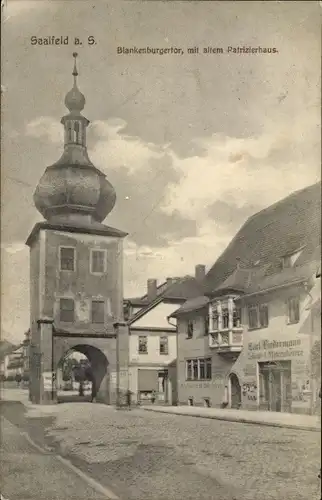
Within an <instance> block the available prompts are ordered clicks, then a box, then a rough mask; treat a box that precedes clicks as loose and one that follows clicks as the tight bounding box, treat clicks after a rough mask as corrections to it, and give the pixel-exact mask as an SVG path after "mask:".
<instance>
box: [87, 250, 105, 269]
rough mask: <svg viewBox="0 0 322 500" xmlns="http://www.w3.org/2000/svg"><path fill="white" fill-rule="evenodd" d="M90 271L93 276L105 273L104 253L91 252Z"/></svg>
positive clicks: (103, 251) (98, 251)
mask: <svg viewBox="0 0 322 500" xmlns="http://www.w3.org/2000/svg"><path fill="white" fill-rule="evenodd" d="M90 271H91V273H93V274H103V273H105V272H106V251H105V250H91V260H90Z"/></svg>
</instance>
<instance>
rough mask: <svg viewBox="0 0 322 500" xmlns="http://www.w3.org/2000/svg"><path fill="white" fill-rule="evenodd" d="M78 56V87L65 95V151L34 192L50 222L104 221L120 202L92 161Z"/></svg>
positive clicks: (63, 119) (75, 73)
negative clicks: (74, 219) (75, 220)
mask: <svg viewBox="0 0 322 500" xmlns="http://www.w3.org/2000/svg"><path fill="white" fill-rule="evenodd" d="M73 56H74V58H75V64H74V70H73V76H74V86H73V88H72V90H70V91H69V92H68V93H67V95H66V98H65V104H66V107H67V108H68V110H69V113H68V114H67V115H65V116H63V118H62V119H61V123H62V124H63V126H64V130H65V142H64V152H63V154H62V156H61V158H60V159H59V160H58V161H57V162H56V163H54V164H53V165H51V166H50V167H47V168H46V170H45V173H44V174H43V176H42V177H41V179H40V181H39V184H38V186H37V188H36V191H35V193H34V203H35V206H36V208H37V210H38V211H39V212H40V213H41V214H42V215H43V217H44V218H45V219H47V220H48V221H53V220H59V221H60V222H63V221H66V222H67V221H70V220H71V219H72V218H75V216H76V217H77V219H78V220H83V221H84V222H85V221H86V223H88V222H91V221H92V222H94V221H96V222H101V221H103V220H104V219H105V217H106V216H107V215H108V214H109V213H110V212H111V210H112V209H113V207H114V205H115V202H116V194H115V190H114V188H113V186H112V184H111V183H110V182H109V181H108V180H107V179H106V177H105V175H104V174H103V173H102V172H101V171H100V170H98V169H97V168H96V167H95V166H94V165H93V164H92V162H91V161H90V159H89V157H88V154H87V148H86V128H87V126H88V125H89V121H88V120H87V118H85V117H84V116H83V115H82V114H81V111H82V109H83V108H84V105H85V97H84V95H83V94H82V93H81V92H80V90H79V89H78V86H77V76H78V72H77V68H76V57H77V54H76V53H74V54H73Z"/></svg>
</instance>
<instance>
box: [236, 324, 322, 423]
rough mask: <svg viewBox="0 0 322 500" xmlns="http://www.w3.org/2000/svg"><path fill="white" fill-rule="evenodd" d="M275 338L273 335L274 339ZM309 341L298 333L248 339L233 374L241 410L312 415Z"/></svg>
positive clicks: (310, 342)
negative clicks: (237, 385) (239, 395)
mask: <svg viewBox="0 0 322 500" xmlns="http://www.w3.org/2000/svg"><path fill="white" fill-rule="evenodd" d="M276 337H277V336H276ZM311 344H312V339H310V337H309V336H308V335H300V334H298V335H297V336H295V337H294V338H289V337H287V336H286V335H284V336H283V335H279V336H278V337H277V338H276V340H275V339H272V338H269V339H267V338H260V339H256V338H255V339H254V340H253V339H251V336H248V339H247V342H246V343H245V345H244V349H243V351H242V353H241V355H240V357H239V358H238V360H237V362H236V364H235V366H234V371H235V372H236V373H237V374H239V379H240V380H241V407H242V408H245V409H249V410H261V411H273V412H287V413H302V414H307V413H312V412H314V403H315V399H316V398H315V388H314V381H313V378H312V366H311V365H312V358H311V354H310V353H311Z"/></svg>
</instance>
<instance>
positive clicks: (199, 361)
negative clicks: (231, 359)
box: [186, 358, 211, 380]
mask: <svg viewBox="0 0 322 500" xmlns="http://www.w3.org/2000/svg"><path fill="white" fill-rule="evenodd" d="M186 379H187V380H211V358H195V359H187V360H186Z"/></svg>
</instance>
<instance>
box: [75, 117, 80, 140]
mask: <svg viewBox="0 0 322 500" xmlns="http://www.w3.org/2000/svg"><path fill="white" fill-rule="evenodd" d="M74 130H75V142H76V144H80V143H81V141H80V133H79V131H80V126H79V123H78V122H75V123H74Z"/></svg>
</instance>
